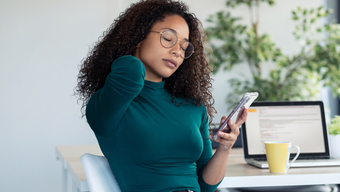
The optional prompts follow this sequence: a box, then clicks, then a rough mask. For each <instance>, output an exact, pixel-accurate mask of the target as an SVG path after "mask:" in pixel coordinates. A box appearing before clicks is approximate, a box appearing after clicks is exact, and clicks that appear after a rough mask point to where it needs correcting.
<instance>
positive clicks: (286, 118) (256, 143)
mask: <svg viewBox="0 0 340 192" xmlns="http://www.w3.org/2000/svg"><path fill="white" fill-rule="evenodd" d="M246 126H247V129H246V133H247V142H248V152H249V155H256V154H265V148H264V142H265V141H291V142H292V145H298V146H299V147H300V149H301V153H324V152H325V144H324V137H323V128H322V119H321V112H320V107H319V106H301V105H300V106H265V107H263V106H254V107H252V106H251V107H249V109H248V118H247V121H246ZM291 152H292V153H296V151H295V150H294V149H292V151H291Z"/></svg>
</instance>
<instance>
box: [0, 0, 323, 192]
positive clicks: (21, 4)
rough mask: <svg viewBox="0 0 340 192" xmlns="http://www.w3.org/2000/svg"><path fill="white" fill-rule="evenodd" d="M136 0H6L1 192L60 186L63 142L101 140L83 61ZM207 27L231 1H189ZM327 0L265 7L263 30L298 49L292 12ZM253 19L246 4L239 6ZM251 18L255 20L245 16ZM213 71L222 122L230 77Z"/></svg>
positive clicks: (1, 52)
mask: <svg viewBox="0 0 340 192" xmlns="http://www.w3.org/2000/svg"><path fill="white" fill-rule="evenodd" d="M131 2H135V1H132V0H130V1H123V0H111V1H109V0H96V1H94V0H71V1H66V0H48V1H46V0H30V1H25V0H11V1H5V0H1V1H0V42H1V43H0V90H1V96H0V102H1V103H0V123H1V134H0V142H1V144H0V152H1V157H0V186H1V189H0V191H6V192H11V191H51V192H53V191H55V192H57V191H58V192H59V191H61V170H60V169H61V168H60V167H61V166H60V162H59V161H57V160H56V156H55V146H56V145H72V144H95V143H96V139H95V137H94V135H93V133H92V131H91V130H90V128H89V127H88V125H87V124H86V121H85V120H84V119H81V118H80V116H81V113H80V105H78V104H77V99H76V98H75V97H74V96H72V94H73V89H74V88H75V86H76V83H77V82H76V76H77V74H78V65H79V64H80V61H81V60H82V59H83V58H84V57H85V56H86V55H87V52H88V50H89V46H90V45H93V43H94V42H95V41H96V40H97V39H98V37H99V36H100V35H101V34H102V32H103V31H104V30H105V29H106V28H107V27H108V26H109V25H110V23H111V21H112V20H113V19H114V18H115V17H117V16H118V13H119V10H122V9H124V7H126V6H127V5H128V4H130V3H131ZM185 2H187V3H188V4H189V6H190V9H191V11H192V12H194V13H196V15H197V17H198V18H199V19H201V21H202V22H203V25H204V26H207V23H206V22H205V20H206V18H207V17H208V15H209V14H212V13H214V12H216V11H219V10H221V9H223V8H224V2H225V1H224V0H213V1H206V0H185ZM321 3H322V1H320V0H308V1H307V0H278V1H277V5H276V6H275V7H273V8H268V6H263V8H261V24H260V32H266V33H269V34H270V35H271V36H272V39H273V40H274V42H276V43H277V45H278V46H279V47H281V48H282V50H283V52H285V53H289V54H292V53H294V52H296V51H297V50H298V45H297V44H296V43H295V42H294V40H293V36H292V35H291V34H292V31H293V27H294V26H293V24H292V22H291V19H290V11H291V10H292V9H294V8H296V7H297V6H298V5H301V6H303V7H316V6H318V5H320V4H321ZM233 12H234V13H235V15H239V16H245V17H246V18H248V15H247V14H248V11H247V9H246V7H241V8H238V9H236V10H234V11H233ZM244 22H245V23H247V22H248V20H245V21H244ZM244 68H245V65H243V66H239V67H237V68H236V69H235V70H234V72H233V74H231V73H230V72H219V73H218V74H217V75H215V76H214V79H215V82H214V84H213V85H214V88H215V90H214V91H213V94H214V97H215V100H216V105H215V106H216V109H217V111H218V114H217V115H216V119H215V122H217V121H218V119H219V118H220V117H221V116H222V115H226V112H227V111H226V108H227V106H226V104H225V102H224V101H225V96H226V95H227V93H228V85H227V84H226V81H227V79H228V78H230V77H236V76H238V75H239V73H240V72H241V71H242V70H244Z"/></svg>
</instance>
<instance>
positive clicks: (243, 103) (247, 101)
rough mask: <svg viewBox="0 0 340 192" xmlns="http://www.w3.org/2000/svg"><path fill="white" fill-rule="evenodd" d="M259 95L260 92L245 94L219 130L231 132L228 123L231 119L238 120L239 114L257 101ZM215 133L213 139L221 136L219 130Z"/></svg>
mask: <svg viewBox="0 0 340 192" xmlns="http://www.w3.org/2000/svg"><path fill="white" fill-rule="evenodd" d="M258 96H259V93H258V92H247V93H245V94H244V95H243V97H242V98H241V100H240V101H239V102H238V104H237V105H236V107H235V108H234V109H233V110H232V111H231V113H230V114H229V115H228V117H227V119H226V120H225V121H224V122H223V123H222V124H221V125H220V127H219V128H218V131H223V132H226V133H230V131H231V129H230V127H229V125H228V122H229V120H230V119H231V120H232V121H234V122H236V120H237V119H236V118H237V117H238V114H239V113H240V112H242V113H243V110H246V109H248V108H249V106H250V105H251V104H252V103H253V102H254V101H255V99H256V98H257V97H258ZM218 131H216V133H215V135H213V139H214V140H216V139H218V138H219V136H218V135H217V132H218Z"/></svg>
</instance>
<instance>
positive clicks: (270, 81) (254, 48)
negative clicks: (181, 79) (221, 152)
mask: <svg viewBox="0 0 340 192" xmlns="http://www.w3.org/2000/svg"><path fill="white" fill-rule="evenodd" d="M261 3H267V4H269V5H270V6H273V5H275V0H227V1H226V6H227V8H228V9H231V8H234V7H236V6H239V5H247V6H248V7H249V10H250V13H249V16H250V17H251V23H250V24H249V25H243V24H240V22H239V20H241V19H242V18H240V17H233V16H232V15H231V12H229V11H220V12H217V13H216V14H214V15H210V17H209V18H208V20H207V21H208V22H209V23H211V24H212V25H211V27H208V28H206V31H207V33H208V35H207V37H208V46H207V47H210V48H211V49H210V50H211V51H208V54H207V55H208V58H209V59H210V63H211V64H212V65H213V68H214V69H215V70H214V72H217V71H218V69H224V70H231V69H232V68H233V67H234V66H236V65H238V64H242V63H246V64H247V66H248V67H249V70H250V72H251V74H250V75H244V74H241V75H240V77H239V78H233V79H230V80H229V81H228V87H229V88H230V90H231V91H230V93H229V94H228V95H227V98H226V99H227V104H228V106H229V107H233V106H235V105H236V103H237V102H238V100H239V99H240V98H241V96H242V95H243V94H244V93H245V92H252V91H257V92H259V97H258V98H257V101H278V100H280V101H287V100H315V99H317V98H318V96H319V93H320V90H321V88H322V86H326V87H330V88H331V89H332V90H333V93H334V95H337V96H340V75H339V74H340V46H339V45H340V26H339V24H336V23H330V24H325V25H322V24H320V22H317V21H318V20H320V19H322V18H324V17H327V16H328V14H329V13H330V12H331V10H329V9H325V8H323V7H322V6H320V7H318V8H312V9H304V8H301V7H298V8H297V9H296V10H294V11H292V17H291V19H292V20H294V21H295V23H296V26H295V31H294V32H293V35H294V37H295V39H296V41H297V42H300V43H302V44H301V50H300V51H299V52H298V53H297V54H295V55H289V54H285V53H283V52H282V51H281V49H280V48H279V47H277V46H276V45H275V43H274V42H273V41H272V39H271V38H270V36H269V35H268V34H260V32H259V18H260V17H259V16H258V14H259V13H260V12H261V11H259V9H260V4H261ZM252 13H256V15H255V16H253V14H252ZM245 17H248V15H245ZM287 32H288V33H290V31H287ZM266 62H270V63H271V65H272V66H275V67H273V69H272V70H270V71H269V75H263V74H262V73H263V67H264V63H266Z"/></svg>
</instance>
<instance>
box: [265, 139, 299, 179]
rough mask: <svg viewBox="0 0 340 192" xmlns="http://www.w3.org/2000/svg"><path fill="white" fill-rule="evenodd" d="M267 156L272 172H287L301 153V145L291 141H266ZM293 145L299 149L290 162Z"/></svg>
mask: <svg viewBox="0 0 340 192" xmlns="http://www.w3.org/2000/svg"><path fill="white" fill-rule="evenodd" d="M264 145H265V147H266V156H267V161H268V166H269V171H270V172H271V173H286V172H287V170H288V169H289V167H290V166H291V165H292V164H293V163H294V161H295V160H296V159H297V158H298V157H299V155H300V147H299V146H297V145H293V146H292V143H291V142H264ZM292 147H295V148H296V149H297V153H296V155H295V157H294V159H293V160H292V161H291V162H290V163H289V156H290V150H291V148H292Z"/></svg>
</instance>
